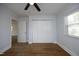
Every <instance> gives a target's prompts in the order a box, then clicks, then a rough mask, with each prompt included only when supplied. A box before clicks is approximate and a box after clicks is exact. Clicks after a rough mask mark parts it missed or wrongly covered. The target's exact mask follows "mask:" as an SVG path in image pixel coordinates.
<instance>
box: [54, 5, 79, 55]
mask: <svg viewBox="0 0 79 59" xmlns="http://www.w3.org/2000/svg"><path fill="white" fill-rule="evenodd" d="M75 11H79V4H69V5H68V6H67V7H65V8H64V9H63V10H62V11H61V12H60V13H59V14H58V15H57V23H56V25H57V41H58V44H59V45H60V46H61V47H63V48H64V49H65V50H66V51H67V52H69V53H70V54H71V55H79V47H78V45H79V38H76V37H72V36H69V35H68V34H66V33H65V31H64V30H65V26H64V25H65V23H64V17H65V16H67V15H69V14H71V13H73V12H75Z"/></svg>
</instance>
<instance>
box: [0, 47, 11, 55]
mask: <svg viewBox="0 0 79 59" xmlns="http://www.w3.org/2000/svg"><path fill="white" fill-rule="evenodd" d="M10 48H11V46H8V47H5V48H4V49H3V50H1V51H0V54H3V53H4V52H5V51H7V50H8V49H10Z"/></svg>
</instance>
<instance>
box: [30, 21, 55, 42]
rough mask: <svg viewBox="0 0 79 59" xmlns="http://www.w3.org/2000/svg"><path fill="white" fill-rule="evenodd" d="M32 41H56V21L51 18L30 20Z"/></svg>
mask: <svg viewBox="0 0 79 59" xmlns="http://www.w3.org/2000/svg"><path fill="white" fill-rule="evenodd" d="M31 30H32V41H33V43H54V42H55V41H56V22H55V21H53V20H38V21H37V20H34V21H32V29H31Z"/></svg>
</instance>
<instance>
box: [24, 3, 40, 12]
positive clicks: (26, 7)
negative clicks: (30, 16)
mask: <svg viewBox="0 0 79 59" xmlns="http://www.w3.org/2000/svg"><path fill="white" fill-rule="evenodd" d="M33 5H34V7H35V8H36V9H37V11H39V12H40V11H41V9H40V8H39V6H38V5H37V3H34V4H33ZM29 7H30V3H27V5H26V6H25V8H24V10H28V8H29Z"/></svg>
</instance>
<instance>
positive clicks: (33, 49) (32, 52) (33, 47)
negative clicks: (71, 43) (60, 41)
mask: <svg viewBox="0 0 79 59" xmlns="http://www.w3.org/2000/svg"><path fill="white" fill-rule="evenodd" d="M1 56H70V55H69V54H68V53H67V52H66V51H64V50H63V49H62V48H61V47H59V46H58V45H57V44H52V43H35V44H27V43H17V44H14V45H13V46H12V48H11V49H9V50H8V51H6V52H5V53H4V54H2V55H1Z"/></svg>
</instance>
